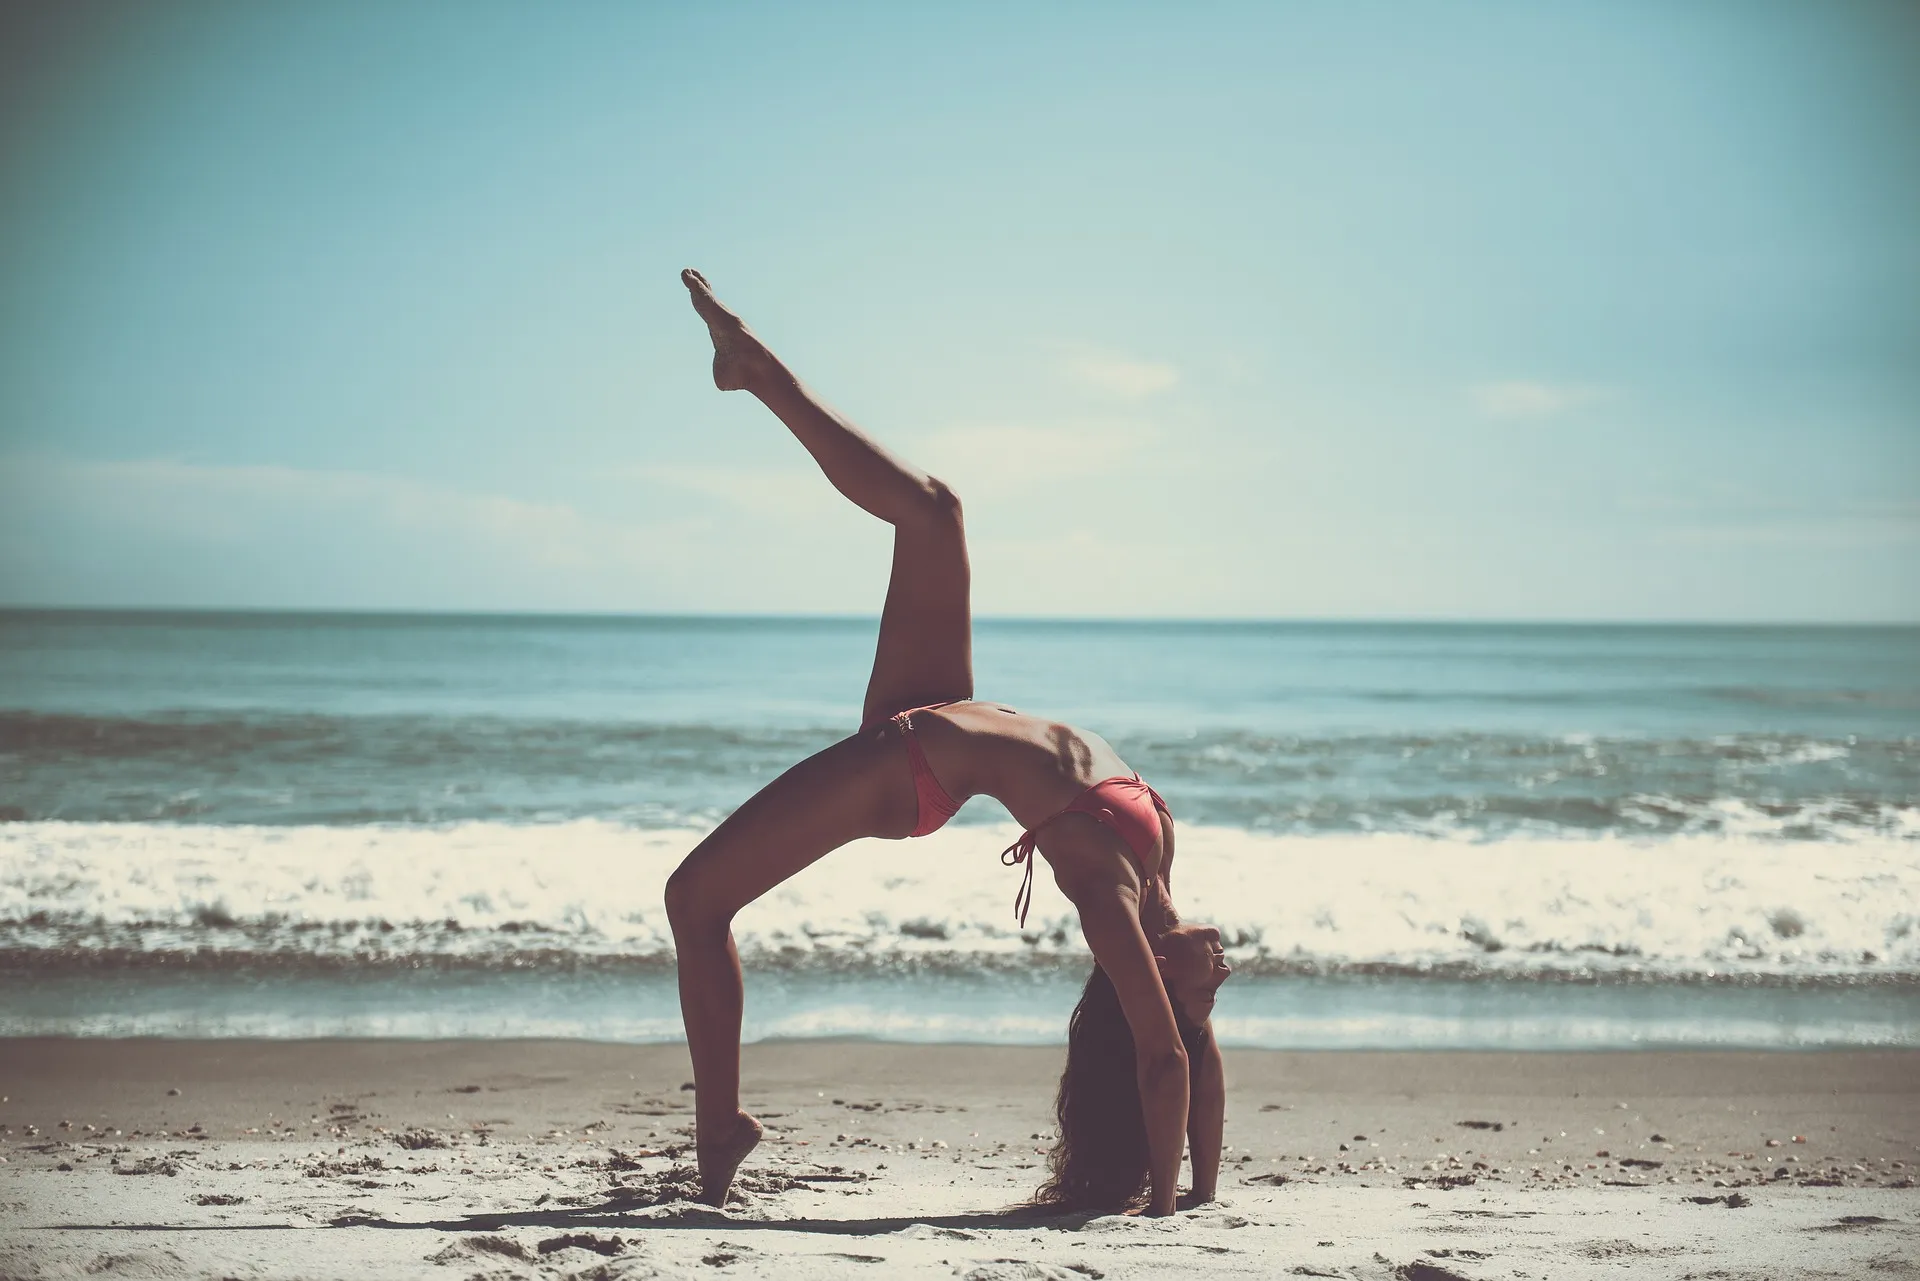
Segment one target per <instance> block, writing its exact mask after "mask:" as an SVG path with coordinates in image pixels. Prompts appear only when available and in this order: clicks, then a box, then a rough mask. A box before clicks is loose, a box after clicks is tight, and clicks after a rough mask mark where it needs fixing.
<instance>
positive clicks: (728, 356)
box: [680, 267, 773, 391]
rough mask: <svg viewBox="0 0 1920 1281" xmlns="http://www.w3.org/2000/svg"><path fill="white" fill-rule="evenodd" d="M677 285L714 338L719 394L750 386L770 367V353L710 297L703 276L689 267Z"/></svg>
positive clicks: (714, 358)
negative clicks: (680, 286) (683, 289)
mask: <svg viewBox="0 0 1920 1281" xmlns="http://www.w3.org/2000/svg"><path fill="white" fill-rule="evenodd" d="M680 283H681V284H683V285H685V286H686V287H687V292H688V293H689V294H691V295H693V309H694V310H695V311H697V312H699V313H700V319H702V320H704V321H706V322H707V333H709V334H710V335H712V337H713V385H714V386H716V387H718V388H719V389H720V390H721V391H740V390H743V389H744V388H747V387H750V386H751V385H752V384H753V381H754V379H755V378H756V377H758V376H759V375H760V374H761V373H763V372H764V371H766V370H767V368H768V367H770V366H771V365H772V364H773V355H772V353H770V352H769V351H768V350H767V348H766V345H765V344H764V343H762V342H761V341H760V339H759V338H757V337H756V336H755V335H754V332H753V331H752V330H751V329H748V328H747V324H746V322H745V321H744V320H741V319H740V317H738V316H736V315H734V314H733V313H732V312H731V311H728V310H727V309H726V308H725V307H724V306H722V305H721V303H720V300H719V299H718V298H715V297H714V296H713V286H712V285H710V284H708V283H707V278H706V277H705V276H703V275H701V274H700V273H699V272H697V271H695V270H694V269H693V268H691V267H689V268H687V269H686V270H685V271H683V272H681V273H680Z"/></svg>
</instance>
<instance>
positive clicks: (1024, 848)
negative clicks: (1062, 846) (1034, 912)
mask: <svg viewBox="0 0 1920 1281" xmlns="http://www.w3.org/2000/svg"><path fill="white" fill-rule="evenodd" d="M1038 844H1039V838H1038V837H1036V836H1035V835H1034V834H1033V833H1032V832H1022V833H1020V839H1019V840H1017V841H1015V842H1014V843H1013V844H1011V845H1009V846H1007V848H1005V849H1004V850H1001V851H1000V864H1001V866H1003V867H1018V866H1020V865H1021V864H1022V863H1024V864H1026V866H1027V871H1026V875H1024V876H1022V877H1021V878H1020V889H1019V892H1018V893H1016V894H1015V895H1014V896H1013V914H1014V916H1015V917H1017V918H1018V919H1019V921H1020V928H1021V929H1023V930H1024V929H1025V928H1027V909H1028V908H1029V907H1031V906H1033V865H1034V863H1035V862H1036V861H1037V860H1036V859H1035V858H1034V856H1033V851H1034V849H1035V847H1036V846H1037V845H1038Z"/></svg>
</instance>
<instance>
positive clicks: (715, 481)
mask: <svg viewBox="0 0 1920 1281" xmlns="http://www.w3.org/2000/svg"><path fill="white" fill-rule="evenodd" d="M628 474H629V475H631V476H633V477H634V478H635V479H637V480H644V481H652V482H653V483H655V484H660V485H670V486H672V487H673V488H675V489H684V490H686V491H688V492H689V493H695V494H701V495H703V496H705V497H708V498H718V499H720V500H721V501H723V502H726V503H731V504H733V505H734V506H736V507H743V508H746V509H748V510H750V511H755V512H774V513H777V514H779V515H782V516H804V517H817V516H820V515H823V514H825V513H828V512H833V511H839V510H841V509H843V508H845V507H846V501H847V500H846V499H844V498H842V497H841V496H840V495H839V494H838V493H836V492H835V491H834V488H833V486H832V485H830V484H828V483H827V479H826V477H824V476H822V475H821V474H820V472H819V470H818V469H817V468H814V467H804V468H798V467H796V468H786V469H780V470H774V469H770V468H757V467H689V466H670V465H649V466H643V467H635V468H632V469H631V470H630V471H629V472H628Z"/></svg>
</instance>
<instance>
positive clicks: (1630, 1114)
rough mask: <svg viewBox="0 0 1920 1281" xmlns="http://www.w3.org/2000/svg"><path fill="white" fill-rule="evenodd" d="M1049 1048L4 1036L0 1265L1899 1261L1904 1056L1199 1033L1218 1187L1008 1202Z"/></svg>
mask: <svg viewBox="0 0 1920 1281" xmlns="http://www.w3.org/2000/svg"><path fill="white" fill-rule="evenodd" d="M1060 1060H1061V1051H1060V1050H1058V1049H1025V1048H999V1047H981V1046H910V1045H879V1044H869V1043H858V1042H789V1043H777V1044H760V1045H752V1046H748V1047H747V1049H746V1054H745V1069H746V1071H745V1080H746V1101H747V1105H748V1107H749V1108H750V1109H752V1110H754V1111H755V1112H756V1113H757V1114H758V1115H759V1116H760V1117H761V1118H762V1119H763V1120H764V1121H765V1122H766V1123H767V1131H768V1134H767V1137H768V1141H767V1142H766V1143H764V1144H763V1145H762V1146H761V1148H760V1149H759V1150H758V1151H757V1152H755V1153H754V1155H753V1156H752V1157H751V1158H749V1160H748V1163H747V1165H746V1167H745V1170H744V1172H743V1176H742V1179H741V1183H740V1195H739V1199H738V1201H737V1202H736V1203H735V1204H733V1205H731V1206H730V1207H729V1208H728V1209H727V1210H725V1211H716V1210H712V1209H708V1208H706V1207H702V1206H697V1205H693V1204H690V1203H688V1202H686V1201H684V1200H681V1199H678V1198H679V1195H680V1194H681V1193H683V1192H684V1191H685V1190H686V1189H687V1188H688V1187H689V1176H688V1172H687V1165H688V1161H689V1155H690V1154H689V1153H688V1151H687V1141H688V1136H689V1122H690V1114H691V1103H692V1094H691V1093H690V1092H689V1091H687V1090H686V1089H684V1088H683V1083H684V1082H686V1081H687V1080H688V1074H687V1060H686V1052H685V1050H684V1048H683V1047H680V1046H621V1045H607V1044H596V1043H585V1042H565V1041H309V1042H288V1041H271V1042H270V1041H231V1040H224V1041H164V1040H135V1041H113V1040H71V1039H44V1040H24V1039H23V1040H7V1041H0V1095H4V1096H5V1101H4V1102H0V1125H4V1127H5V1128H4V1129H3V1130H0V1156H4V1158H5V1164H4V1165H0V1276H5V1277H36V1278H37V1277H110V1278H117V1277H198V1276H207V1277H313V1276H336V1277H362V1276H364V1277H415V1276H418V1277H436V1278H467V1277H486V1278H511V1277H554V1278H558V1277H579V1278H609V1279H610V1278H644V1277H683V1276H685V1277H707V1276H712V1277H798V1278H813V1277H838V1276H857V1277H889V1276H907V1275H911V1276H954V1277H966V1278H981V1279H985V1278H1058V1279H1060V1281H1080V1279H1083V1278H1095V1277H1103V1276H1104V1277H1110V1278H1125V1277H1149V1276H1164V1275H1170V1274H1173V1273H1176V1272H1181V1271H1184V1272H1188V1273H1192V1274H1195V1275H1205V1276H1209V1277H1212V1276H1234V1277H1238V1276H1249V1277H1250V1276H1261V1277H1266V1276H1289V1275H1293V1276H1325V1277H1333V1276H1341V1277H1380V1278H1416V1279H1420V1278H1424V1279H1426V1281H1445V1279H1446V1278H1449V1277H1465V1278H1492V1277H1556V1278H1558V1277H1584V1276H1607V1277H1618V1276H1626V1275H1631V1276H1636V1277H1639V1276H1649V1277H1715V1278H1747V1277H1753V1278H1758V1277H1774V1278H1779V1277H1816V1276H1817V1277H1833V1276H1849V1277H1850V1276H1901V1275H1917V1274H1920V1191H1916V1190H1915V1188H1914V1186H1913V1181H1912V1178H1911V1175H1912V1174H1913V1171H1914V1167H1915V1164H1916V1160H1917V1159H1920V1053H1916V1052H1907V1051H1836V1052H1806V1053H1731V1052H1729V1053H1719V1052H1712V1053H1709V1052H1694V1053H1684V1052H1682V1053H1637V1052H1636V1053H1626V1052H1619V1053H1605V1052H1602V1053H1590V1054H1482V1053H1384V1052H1383V1053H1285V1052H1273V1051H1238V1052H1230V1053H1229V1056H1228V1072H1229V1075H1230V1086H1229V1090H1230V1094H1229V1114H1228V1121H1227V1136H1226V1137H1227V1142H1228V1143H1229V1144H1230V1148H1229V1150H1228V1152H1227V1155H1226V1165H1225V1168H1224V1170H1223V1173H1222V1177H1221V1181H1220V1190H1221V1196H1220V1199H1219V1201H1218V1202H1217V1203H1216V1204H1213V1205H1209V1206H1206V1207H1203V1208H1200V1209H1197V1210H1194V1211H1190V1212H1187V1213H1183V1214H1180V1215H1177V1216H1174V1217H1172V1218H1169V1219H1160V1220H1145V1219H1138V1218H1127V1217H1121V1216H1109V1217H1100V1218H1089V1217H1087V1216H1064V1217H1061V1216H1055V1217H1035V1216H1032V1215H1030V1214H1023V1213H1020V1212H1018V1211H1016V1210H1014V1209H1013V1207H1014V1206H1015V1205H1016V1203H1017V1202H1018V1201H1019V1200H1020V1199H1021V1198H1022V1197H1023V1196H1025V1195H1026V1194H1028V1193H1029V1192H1030V1191H1031V1190H1032V1188H1033V1187H1034V1186H1035V1184H1036V1183H1037V1181H1038V1178H1039V1175H1040V1173H1041V1166H1042V1164H1043V1162H1044V1152H1045V1150H1046V1148H1047V1146H1048V1131H1049V1128H1050V1116H1049V1107H1050V1104H1051V1099H1052V1091H1053V1085H1054V1081H1055V1079H1056V1076H1057V1073H1058V1070H1059V1066H1060Z"/></svg>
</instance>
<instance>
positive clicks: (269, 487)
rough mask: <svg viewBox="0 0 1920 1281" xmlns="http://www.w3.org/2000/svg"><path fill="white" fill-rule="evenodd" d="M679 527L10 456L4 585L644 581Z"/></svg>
mask: <svg viewBox="0 0 1920 1281" xmlns="http://www.w3.org/2000/svg"><path fill="white" fill-rule="evenodd" d="M681 541H683V534H682V532H681V531H680V529H679V527H676V526H671V525H668V524H665V523H656V524H651V525H640V524H633V523H628V522H624V521H618V520H605V519H599V518H595V517H593V516H590V515H587V514H585V513H583V512H581V511H579V510H577V509H576V508H574V507H573V506H571V505H569V504H566V503H557V502H535V501H529V500H527V499H523V498H517V497H513V496H510V495H506V494H498V493H486V492H476V491H471V490H463V489H457V488H453V487H449V486H443V485H436V484H430V483H426V482H422V481H418V480H413V479H409V478H407V477H403V476H393V475H384V474H380V473H373V472H355V471H329V470H309V469H303V468H296V467H285V466H277V465H257V464H241V465H231V464H199V463H188V462H181V461H177V460H172V459H138V460H116V461H103V462H81V461H74V460H68V459H57V458H45V457H25V458H23V457H18V456H16V457H7V458H0V597H5V598H11V599H17V600H45V601H50V602H58V601H79V602H83V603H84V602H91V601H130V602H140V603H236V602H237V603H247V604H295V605H312V604H325V605H330V604H418V605H421V606H428V607H440V606H442V605H447V604H453V605H457V606H464V605H465V604H468V603H473V602H479V603H483V604H488V605H491V604H493V603H495V598H496V597H499V596H508V597H512V596H519V597H524V598H526V599H528V600H530V601H534V602H538V603H542V604H546V603H553V604H566V603H569V602H572V601H575V600H580V599H593V598H596V597H599V596H602V595H608V594H612V595H614V596H615V598H616V599H620V598H631V597H633V596H635V595H636V594H642V593H644V592H646V591H647V590H649V587H648V584H652V585H654V586H656V587H657V586H659V585H661V584H665V583H668V582H670V581H671V580H672V579H673V578H674V576H675V575H674V560H675V551H674V549H675V547H676V545H677V544H678V543H680V542H681Z"/></svg>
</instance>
